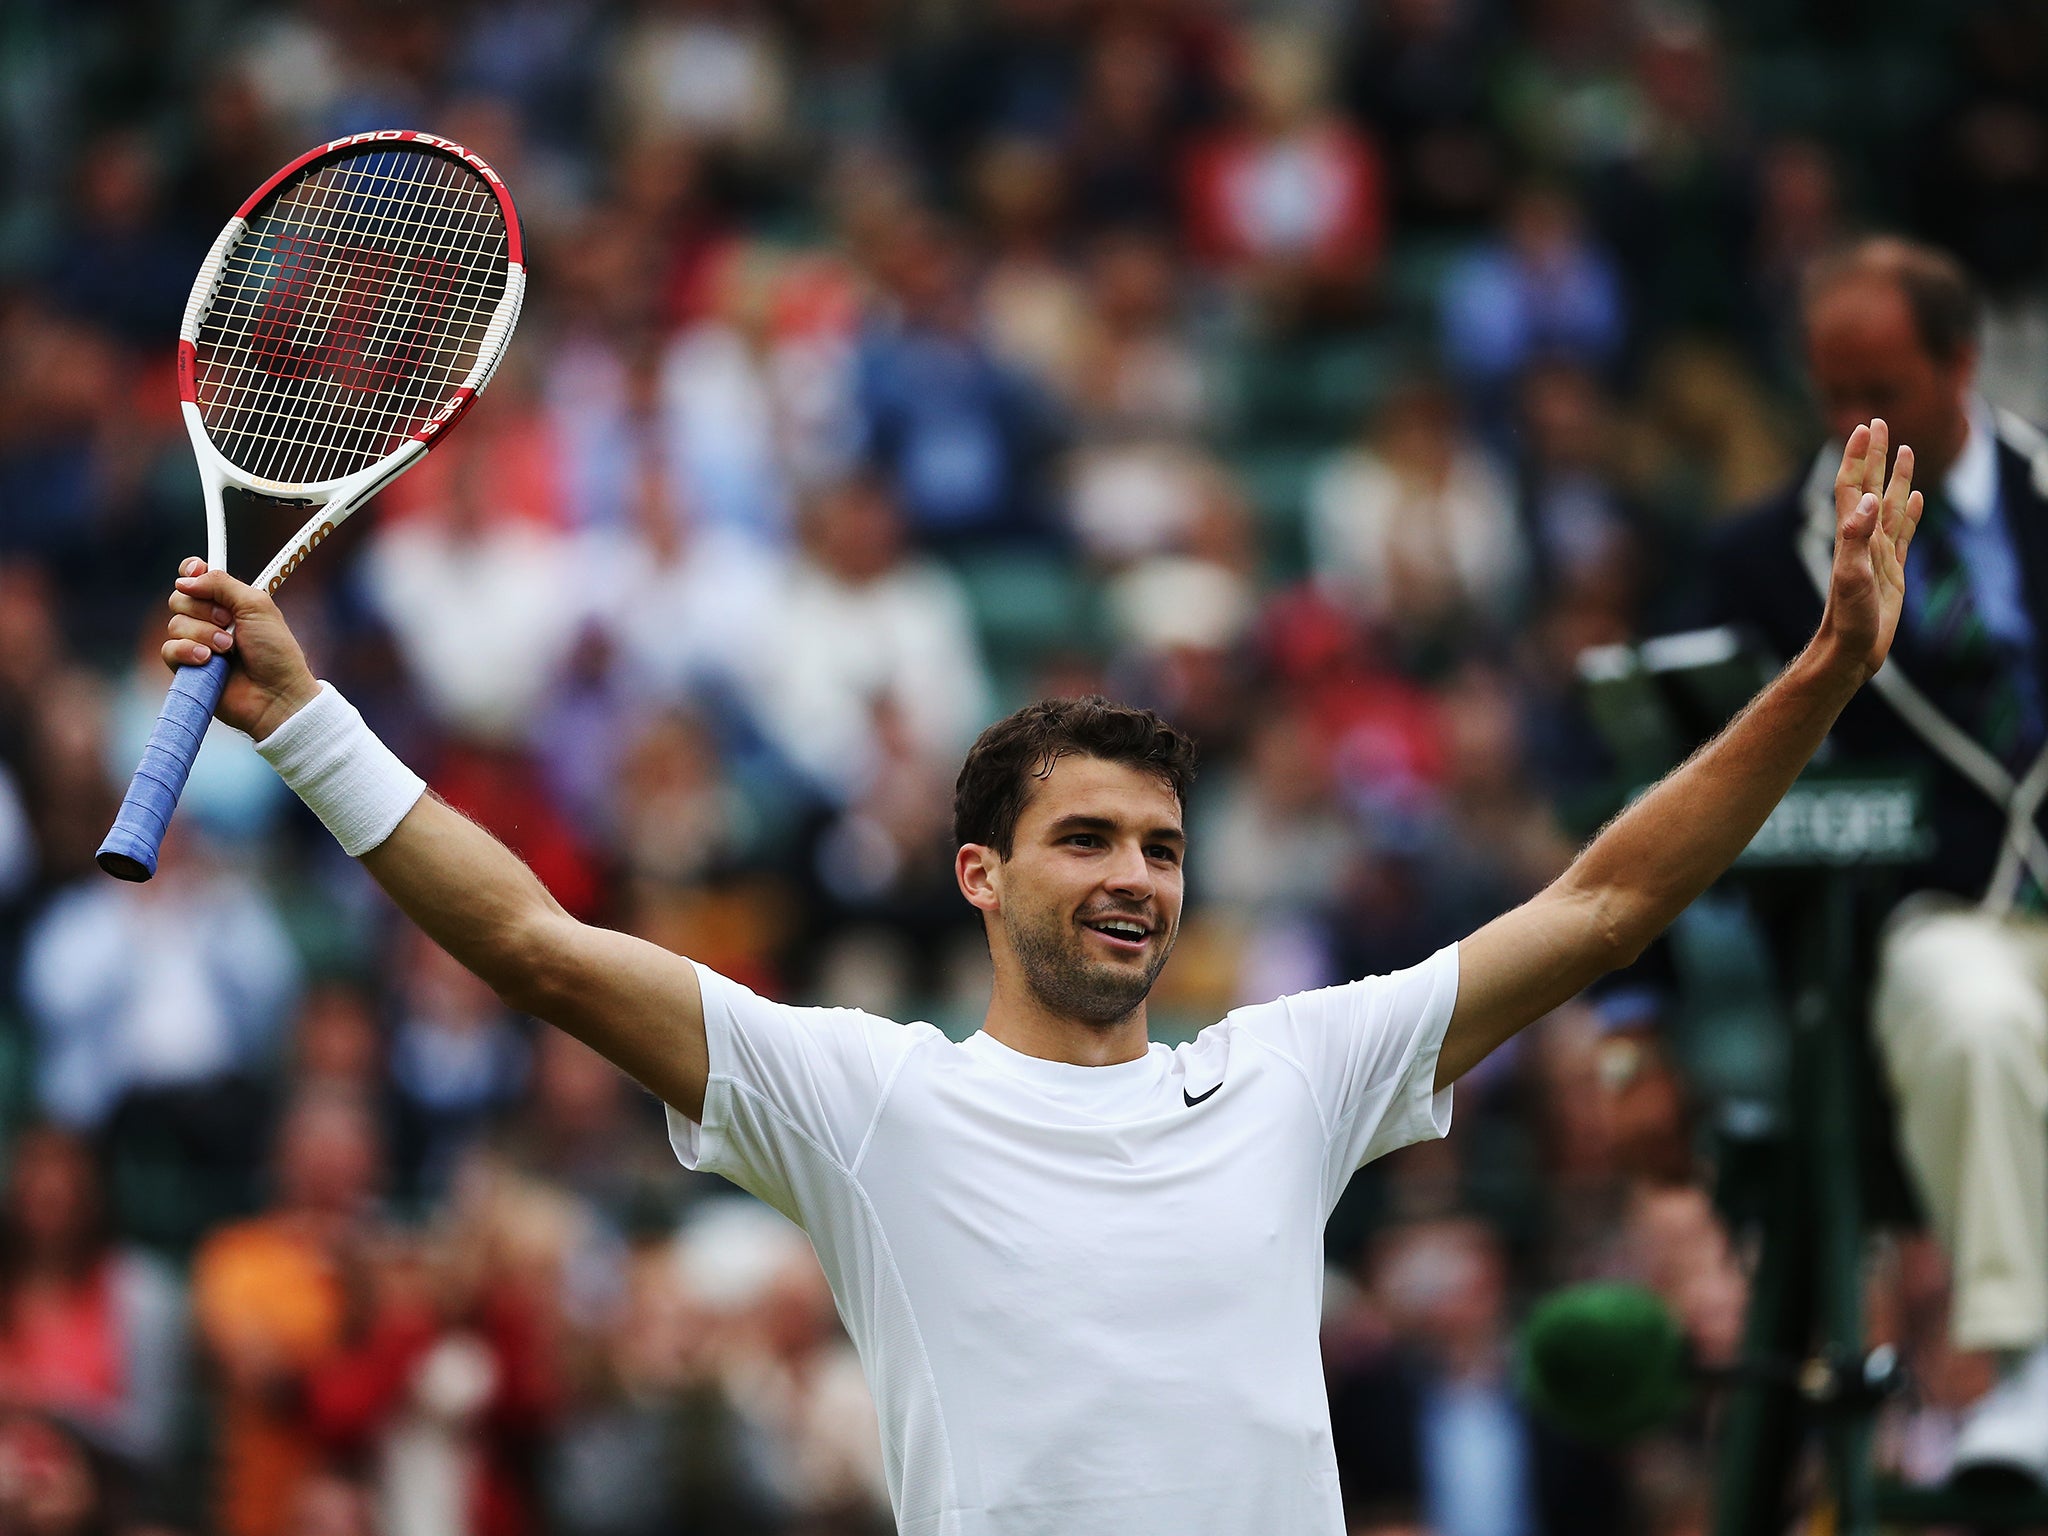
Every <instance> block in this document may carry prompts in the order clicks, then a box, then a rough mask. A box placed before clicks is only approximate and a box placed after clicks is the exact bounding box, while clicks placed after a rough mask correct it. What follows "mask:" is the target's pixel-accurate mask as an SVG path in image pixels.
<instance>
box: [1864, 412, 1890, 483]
mask: <svg viewBox="0 0 2048 1536" xmlns="http://www.w3.org/2000/svg"><path fill="white" fill-rule="evenodd" d="M1891 447H1892V429H1891V428H1890V427H1888V426H1886V425H1885V421H1884V418H1883V417H1882V416H1875V417H1872V418H1871V422H1870V446H1869V448H1868V449H1867V450H1865V452H1864V455H1863V489H1864V490H1866V491H1873V492H1877V493H1880V494H1881V493H1882V492H1883V491H1884V463H1885V460H1886V458H1887V457H1889V456H1890V454H1891Z"/></svg>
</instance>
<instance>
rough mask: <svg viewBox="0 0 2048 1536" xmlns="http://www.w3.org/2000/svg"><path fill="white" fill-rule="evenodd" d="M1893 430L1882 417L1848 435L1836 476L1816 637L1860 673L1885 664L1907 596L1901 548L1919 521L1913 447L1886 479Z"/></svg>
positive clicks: (1904, 452) (1901, 449) (1901, 451)
mask: <svg viewBox="0 0 2048 1536" xmlns="http://www.w3.org/2000/svg"><path fill="white" fill-rule="evenodd" d="M1890 436H1891V434H1890V430H1889V429H1888V428H1887V427H1886V426H1885V424H1884V422H1883V421H1882V420H1881V419H1880V420H1877V421H1873V422H1871V423H1870V425H1869V426H1867V427H1858V428H1857V429H1856V430H1855V431H1854V432H1851V433H1850V434H1849V441H1848V443H1847V444H1846V445H1844V447H1843V449H1842V467H1841V469H1840V471H1838V472H1837V473H1836V475H1835V563H1834V570H1833V572H1832V574H1831V575H1830V577H1829V579H1828V601H1827V611H1826V613H1825V614H1824V615H1823V616H1822V618H1821V635H1822V637H1823V638H1824V639H1826V640H1828V641H1829V642H1831V643H1832V644H1833V646H1834V647H1835V648H1836V650H1837V652H1838V654H1840V655H1841V656H1842V657H1843V659H1844V660H1847V661H1853V662H1855V663H1857V664H1859V665H1860V666H1861V667H1862V669H1863V675H1864V676H1865V677H1868V676H1870V675H1871V674H1872V673H1874V672H1876V671H1877V669H1878V668H1879V667H1881V666H1883V665H1884V659H1885V657H1886V655H1888V654H1889V653H1890V651H1891V648H1892V637H1893V636H1894V635H1895V634H1897V633H1898V629H1899V610H1900V609H1901V608H1902V607H1903V606H1904V604H1905V600H1906V549H1907V546H1909V545H1910V544H1911V543H1912V542H1913V530H1914V529H1915V528H1917V527H1919V526H1920V512H1921V507H1922V500H1921V496H1920V493H1919V492H1918V491H1916V490H1914V489H1913V450H1912V449H1911V448H1908V447H1906V446H1905V445H1904V444H1901V445H1900V447H1899V455H1898V461H1897V462H1896V463H1895V464H1894V465H1893V466H1892V475H1891V480H1890V481H1889V482H1887V481H1886V480H1885V474H1884V466H1885V458H1886V455H1887V451H1888V449H1889V447H1890Z"/></svg>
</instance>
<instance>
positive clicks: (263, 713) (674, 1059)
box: [163, 560, 709, 1119]
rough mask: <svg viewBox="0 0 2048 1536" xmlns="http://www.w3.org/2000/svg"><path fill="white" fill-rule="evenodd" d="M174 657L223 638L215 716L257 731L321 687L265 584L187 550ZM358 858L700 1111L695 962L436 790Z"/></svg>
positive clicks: (513, 1001)
mask: <svg viewBox="0 0 2048 1536" xmlns="http://www.w3.org/2000/svg"><path fill="white" fill-rule="evenodd" d="M171 614H172V617H171V623H170V635H171V638H170V639H169V640H168V641H166V642H165V644H164V648H163V655H164V660H165V661H166V662H167V663H169V664H170V665H172V666H174V667H176V666H185V665H192V664H196V663H200V662H203V661H204V660H205V659H206V658H207V657H208V656H209V655H211V654H213V653H214V652H215V651H225V652H227V653H228V655H229V659H230V661H231V662H232V663H233V666H232V668H231V671H230V674H229V680H228V685H227V689H226V691H225V692H224V693H223V694H222V696H221V703H220V708H219V711H218V713H219V716H220V718H221V719H222V720H224V721H226V722H227V723H228V724H229V725H232V726H234V727H235V728H236V729H237V730H241V731H246V732H248V734H249V735H250V736H252V737H254V738H255V739H256V740H257V741H258V742H259V743H260V742H263V741H265V740H267V739H268V738H270V737H271V735H272V734H273V733H274V732H276V731H277V730H278V729H279V728H280V727H282V726H283V725H284V724H285V722H286V721H287V720H290V719H291V718H292V717H293V716H295V715H296V714H297V713H298V712H299V711H300V710H302V709H304V708H306V707H308V706H309V705H310V704H312V702H313V701H314V698H315V696H316V695H317V694H318V693H319V684H318V682H317V681H316V680H315V679H314V677H313V674H312V671H311V670H310V669H309V668H308V667H307V665H306V660H305V656H304V654H303V653H302V652H301V651H300V650H299V645H298V642H297V640H295V639H294V638H293V636H292V633H291V631H290V630H289V629H288V628H287V627H286V626H285V622H284V618H283V616H282V615H281V614H280V613H279V612H278V610H277V605H276V603H274V602H273V601H272V600H271V599H270V597H269V596H268V595H267V594H265V593H262V592H259V591H257V590H256V589H255V588H253V587H250V586H248V585H246V584H245V583H242V582H239V581H236V580H235V579H234V578H233V577H231V576H229V575H228V574H227V572H225V571H210V570H208V569H207V568H206V566H205V564H204V563H203V562H201V561H199V560H187V561H186V562H185V564H184V567H183V574H181V575H180V576H179V578H178V587H177V591H176V592H175V593H173V595H172V597H171ZM362 862H363V867H364V868H365V869H367V870H368V871H369V872H370V874H371V875H372V876H373V877H374V878H375V879H376V881H377V883H378V884H379V885H381V886H382V887H383V888H384V889H385V891H386V892H388V893H389V895H390V896H391V899H392V900H393V901H395V902H397V903H398V905H399V907H400V909H402V910H403V911H404V912H405V914H406V916H408V917H410V918H411V919H412V920H413V921H414V922H415V923H417V924H419V926H420V927H421V928H422V929H423V930H424V931H425V932H426V934H427V936H428V937H429V938H431V939H433V940H434V942H435V943H437V944H439V945H440V946H441V947H442V948H444V949H446V950H447V951H448V953H449V954H451V955H453V956H454V957H455V958H456V959H457V960H459V961H461V962H462V964H463V965H465V966H467V967H468V968H469V969H470V970H472V971H474V972H475V973H476V974H477V975H478V976H480V977H481V978H483V980H484V981H485V982H487V983H488V984H489V985H490V986H491V988H492V989H493V990H494V991H496V992H497V994H498V996H499V997H501V998H503V999H504V1000H505V1002H506V1003H507V1004H508V1005H509V1006H511V1007H513V1008H516V1009H518V1010H519V1011H520V1012H522V1013H529V1014H532V1015H533V1016H534V1017H535V1018H538V1019H543V1020H545V1021H547V1022H548V1023H550V1024H554V1025H557V1026H559V1027H560V1028H562V1029H565V1030H567V1031H568V1032H569V1033H570V1034H572V1035H574V1036H576V1037H577V1038H578V1039H579V1040H582V1041H583V1042H584V1043H586V1044H587V1045H589V1046H591V1047H592V1048H593V1049H595V1050H596V1051H598V1052H599V1053H600V1054H601V1055H603V1056H605V1057H606V1058H607V1059H609V1060H610V1061H611V1062H612V1063H614V1064H615V1065H616V1066H618V1067H619V1068H620V1070H622V1071H624V1072H626V1073H627V1074H628V1075H630V1076H632V1077H634V1078H636V1079H638V1080H639V1081H640V1082H641V1083H642V1084H644V1085H645V1086H646V1087H647V1088H648V1089H649V1090H650V1091H651V1092H652V1093H654V1095H655V1096H656V1097H658V1098H659V1099H661V1100H662V1101H663V1102H664V1103H667V1104H673V1105H674V1106H675V1107H676V1108H678V1109H680V1110H682V1111H683V1112H684V1113H685V1114H687V1115H689V1116H690V1117H691V1118H693V1119H695V1118H698V1117H700V1116H701V1115H702V1114H703V1112H704V1079H705V1074H706V1073H707V1071H708V1070H709V1060H708V1056H707V1053H706V1048H705V1043H704V1008H703V1000H702V998H701V996H700V995H699V991H698V986H697V973H696V970H695V968H694V967H693V966H691V964H690V963H689V962H688V961H687V960H684V959H683V958H681V957H680V956H678V955H673V954H670V953H669V952H668V951H667V950H665V949H662V948H661V947H659V946H658V945H654V944H649V943H646V942H645V941H643V940H640V939H636V938H633V937H631V936H630V935H628V934H623V933H614V932H612V931H611V930H609V929H604V928H594V927H591V926H589V925H588V924H585V923H579V922H577V921H576V919H574V918H573V917H571V916H570V915H569V914H568V913H567V912H565V911H563V910H562V907H561V905H560V904H559V903H558V902H556V900H555V899H554V897H553V896H551V895H550V894H549V893H548V890H547V887H545V886H544V885H542V884H541V883H540V881H539V880H538V879H537V878H535V876H534V874H533V872H532V871H531V870H529V869H528V868H527V867H526V866H525V865H524V864H522V863H521V862H520V861H519V859H518V858H517V857H516V856H515V855H514V854H513V853H512V852H511V850H510V849H508V848H506V847H505V846H504V844H502V843H500V842H499V841H498V840H497V839H496V838H494V837H492V836H491V835H490V834H489V833H488V832H486V831H484V830H483V828H481V827H479V826H477V825H476V824H475V823H474V822H472V821H470V820H469V819H468V818H467V817H465V816H462V815H461V814H459V813H458V812H456V811H454V810H452V809H450V808H449V807H448V806H447V805H444V804H443V803H442V802H441V801H439V800H437V799H435V798H434V797H433V795H431V794H426V795H422V796H421V797H420V798H419V799H418V801H417V802H415V803H414V804H413V806H412V808H411V809H410V810H409V811H407V812H405V814H404V817H403V819H401V820H400V821H399V822H398V823H397V825H396V827H395V828H393V829H392V831H391V833H390V835H389V836H388V837H385V838H384V839H383V840H382V841H381V842H380V843H378V844H377V845H376V846H375V847H373V848H370V849H369V850H368V851H366V852H365V853H363V854H362Z"/></svg>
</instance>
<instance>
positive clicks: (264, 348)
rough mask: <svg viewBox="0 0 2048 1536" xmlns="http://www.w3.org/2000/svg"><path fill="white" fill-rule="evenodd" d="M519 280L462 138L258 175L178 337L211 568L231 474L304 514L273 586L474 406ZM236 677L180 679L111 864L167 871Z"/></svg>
mask: <svg viewBox="0 0 2048 1536" xmlns="http://www.w3.org/2000/svg"><path fill="white" fill-rule="evenodd" d="M525 291H526V269H525V266H524V264H523V257H522V252H521V249H520V239H519V216H518V214H517V212H516V211H515V210H514V209H513V207H512V199H511V197H510V195H509V194H508V193H507V192H506V190H505V184H504V182H502V181H500V180H499V179H498V173H497V172H496V171H494V170H492V169H491V168H490V167H489V166H488V165H486V164H484V162H483V160H482V158H481V157H479V156H477V155H475V154H472V153H471V152H470V151H468V150H466V149H464V148H463V147H462V146H461V145H460V144H451V143H450V142H449V141H448V140H446V139H439V138H435V137H434V136H433V135H432V134H429V133H414V132H410V131H403V130H398V129H384V130H380V131H377V132H373V133H357V134H351V135H350V136H349V137H347V138H345V139H336V140H334V141H333V142H332V143H330V144H323V145H322V146H320V147H319V148H318V149H315V150H312V151H310V152H308V153H306V154H304V155H301V156H300V157H299V158H298V159H296V160H294V161H293V162H292V163H291V164H290V165H287V166H286V167H285V168H284V169H283V170H281V171H279V172H278V173H277V174H276V175H275V176H273V177H271V178H270V180H268V181H266V182H265V183H264V184H263V185H262V186H260V187H258V188H257V189H256V191H255V193H254V194H253V195H252V196H251V197H250V198H249V200H248V201H247V202H245V203H243V204H242V206H241V207H240V208H238V209H237V210H236V211H235V216H234V217H233V218H231V219H229V220H228V223H227V228H225V229H223V230H222V231H221V233H220V238H219V239H218V240H216V241H214V243H213V249H212V250H211V251H210V252H209V253H208V255H207V258H206V261H205V263H204V264H203V265H202V266H201V267H200V269H199V277H198V280H197V281H196V282H194V283H193V285H192V297H191V298H190V299H189V300H188V301H187V302H186V305H185V319H184V323H183V325H181V326H180V327H179V331H178V397H179V400H180V402H181V404H182V409H183V412H184V416H185V430H186V432H187V433H188V434H189V435H190V437H191V439H192V452H193V454H194V455H195V456H196V457H197V459H198V461H199V480H200V484H201V486H202V487H203V488H204V491H205V498H206V562H207V564H208V565H209V566H213V567H215V568H220V567H223V566H225V565H226V563H227V519H226V514H225V511H224V509H223V499H222V498H223V493H224V491H225V490H226V488H227V487H229V486H234V487H237V488H239V489H240V490H242V491H245V492H248V493H250V494H251V495H253V496H256V497H260V498H265V499H267V500H268V501H270V502H272V503H276V504H281V505H283V506H287V507H290V508H292V509H293V511H294V513H295V514H296V512H297V511H298V509H300V508H303V509H305V521H304V523H303V524H302V525H301V526H300V527H299V530H298V532H297V533H295V534H293V535H292V536H291V537H290V538H288V539H286V540H285V541H284V543H283V545H282V546H281V547H280V548H279V549H278V551H277V553H276V554H274V555H272V556H271V558H270V563H269V564H268V565H266V566H265V567H264V568H263V572H262V574H261V575H260V576H258V577H257V578H256V580H255V583H254V585H256V586H258V587H262V588H264V589H266V590H267V591H271V592H275V591H276V590H277V589H278V587H279V586H280V585H281V584H282V583H283V582H284V580H285V578H286V577H288V576H290V575H291V574H292V572H294V571H296V570H297V569H298V568H299V567H300V565H301V564H303V563H304V561H305V559H306V557H307V556H308V555H309V554H311V553H312V551H313V550H314V549H315V548H317V547H318V546H319V545H320V543H321V542H322V541H323V540H325V539H326V538H327V537H328V535H330V534H331V533H333V532H334V530H335V529H336V528H338V527H339V526H341V524H342V523H343V522H344V521H345V520H346V519H347V518H348V516H349V514H351V513H352V512H354V511H355V510H356V509H357V508H358V507H360V506H362V505H363V503H365V502H366V501H368V500H369V499H370V498H371V497H372V496H374V495H375V494H376V493H377V492H378V491H380V490H382V489H383V488H384V487H385V486H387V485H389V484H390V483H391V482H392V481H393V480H394V479H396V478H397V477H398V476H399V475H402V474H404V473H405V472H406V470H408V469H410V468H411V467H412V466H413V465H415V464H417V463H418V462H419V461H420V459H421V458H422V457H424V456H425V454H426V453H427V452H428V450H430V449H431V448H433V446H434V445H435V444H436V443H438V442H439V441H441V439H443V438H444V437H446V436H447V435H448V433H449V431H450V430H451V429H453V427H454V426H455V424H456V423H457V422H458V421H460V420H461V419H462V416H463V413H464V412H465V411H467V410H468V409H469V406H470V402H471V401H473V400H474V399H475V398H476V396H477V392H478V391H480V390H481V389H482V388H483V387H484V385H485V384H487V383H489V382H490V377H491V374H492V372H493V371H494V370H495V369H496V368H497V366H498V360H499V358H501V357H502V356H504V352H505V345H506V343H507V342H508V341H510V340H511V338H512V327H513V325H514V324H515V323H516V322H517V320H518V318H519V304H520V300H521V298H522V297H523V295H524V293H525ZM227 674H228V664H227V658H226V657H225V656H216V657H214V658H213V659H212V660H211V661H209V662H207V663H206V665H204V666H198V667H180V668H179V669H178V671H177V673H176V675H175V676H174V678H173V679H172V682H171V691H170V696H169V697H168V698H166V699H165V700H164V709H163V713H162V715H160V716H159V717H158V719H157V722H156V727H155V729H154V730H152V731H151V732H150V737H149V743H148V745H147V746H146V747H145V748H144V749H143V753H142V763H141V766H140V767H138V768H137V769H136V770H135V777H134V779H133V781H132V782H131V783H130V784H129V786H128V793H127V796H126V797H125V798H124V799H123V800H122V802H121V810H120V814H119V815H118V816H116V817H115V819H114V826H113V830H112V831H110V832H109V833H108V834H107V838H106V841H105V842H104V843H102V844H101V845H100V851H99V864H100V868H102V869H104V870H105V871H106V872H107V873H108V874H110V875H115V876H118V877H119V878H121V879H123V880H147V879H148V878H149V877H150V876H151V875H153V874H155V873H156V863H157V852H158V850H159V849H160V848H161V847H162V845H163V839H164V831H165V829H166V828H167V827H168V826H169V825H170V820H171V812H172V811H173V810H174V809H175V808H176V807H177V804H178V796H179V794H180V793H181V792H182V791H183V790H184V788H185V779H186V777H187V775H188V774H190V773H191V771H192V760H193V758H194V757H195V756H196V755H197V754H198V751H199V743H200V741H201V740H202V739H203V738H204V736H205V735H206V727H207V723H208V722H209V721H210V720H211V719H212V718H213V711H214V706H215V705H217V704H218V703H219V702H220V696H221V690H222V689H223V688H225V687H226V686H227Z"/></svg>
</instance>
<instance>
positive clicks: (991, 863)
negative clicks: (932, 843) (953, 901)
mask: <svg viewBox="0 0 2048 1536" xmlns="http://www.w3.org/2000/svg"><path fill="white" fill-rule="evenodd" d="M1002 867H1003V859H1002V855H1001V854H999V853H997V852H996V851H995V849H993V848H991V847H989V846H988V845H987V844H986V843H962V844H961V845H960V851H959V852H958V853H955V854H954V855H953V878H954V879H955V880H957V881H958V882H959V883H960V894H961V895H962V896H965V897H966V898H967V904H968V905H969V906H970V907H975V908H978V909H979V910H981V911H983V912H993V911H995V910H996V909H997V908H998V907H1000V906H1001V905H1002V904H1003V893H1002Z"/></svg>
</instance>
